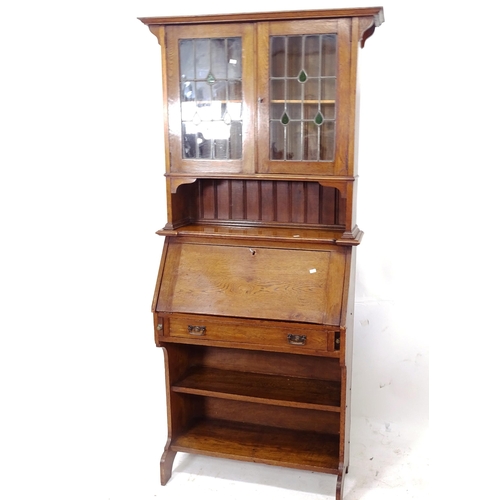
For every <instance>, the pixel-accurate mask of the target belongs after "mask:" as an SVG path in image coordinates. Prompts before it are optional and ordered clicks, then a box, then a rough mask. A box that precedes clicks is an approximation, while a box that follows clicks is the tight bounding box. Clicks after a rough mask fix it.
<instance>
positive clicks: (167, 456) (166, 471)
mask: <svg viewBox="0 0 500 500" xmlns="http://www.w3.org/2000/svg"><path fill="white" fill-rule="evenodd" d="M176 454H177V452H175V451H172V450H171V449H170V441H169V442H168V443H167V445H166V446H165V451H164V452H163V455H162V456H161V459H160V477H161V485H162V486H165V485H166V484H167V482H168V480H169V479H170V478H171V476H172V467H173V465H174V458H175V455H176Z"/></svg>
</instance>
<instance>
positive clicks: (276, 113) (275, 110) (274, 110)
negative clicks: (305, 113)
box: [269, 104, 285, 120]
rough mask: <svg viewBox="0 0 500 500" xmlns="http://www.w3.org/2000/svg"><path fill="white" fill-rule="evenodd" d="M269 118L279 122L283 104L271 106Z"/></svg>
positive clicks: (283, 109) (283, 108)
mask: <svg viewBox="0 0 500 500" xmlns="http://www.w3.org/2000/svg"><path fill="white" fill-rule="evenodd" d="M269 111H270V117H271V120H279V119H280V118H281V116H282V115H283V112H284V111H285V107H284V106H283V104H271V109H270V110H269Z"/></svg>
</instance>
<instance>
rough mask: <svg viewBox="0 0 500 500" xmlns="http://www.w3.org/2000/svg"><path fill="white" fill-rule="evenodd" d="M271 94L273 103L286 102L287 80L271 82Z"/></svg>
mask: <svg viewBox="0 0 500 500" xmlns="http://www.w3.org/2000/svg"><path fill="white" fill-rule="evenodd" d="M270 86H271V88H270V93H271V101H272V102H277V101H278V102H284V100H285V80H271V84H270Z"/></svg>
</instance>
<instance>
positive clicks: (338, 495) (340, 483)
mask: <svg viewBox="0 0 500 500" xmlns="http://www.w3.org/2000/svg"><path fill="white" fill-rule="evenodd" d="M343 495H344V474H339V475H338V476H337V490H336V492H335V500H342V496H343Z"/></svg>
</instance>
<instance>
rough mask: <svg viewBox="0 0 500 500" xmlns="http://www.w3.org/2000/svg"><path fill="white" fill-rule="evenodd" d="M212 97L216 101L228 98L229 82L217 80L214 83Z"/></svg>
mask: <svg viewBox="0 0 500 500" xmlns="http://www.w3.org/2000/svg"><path fill="white" fill-rule="evenodd" d="M212 99H214V100H216V101H225V100H226V99H227V82H226V81H224V80H223V81H216V82H215V83H214V84H213V85H212Z"/></svg>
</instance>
